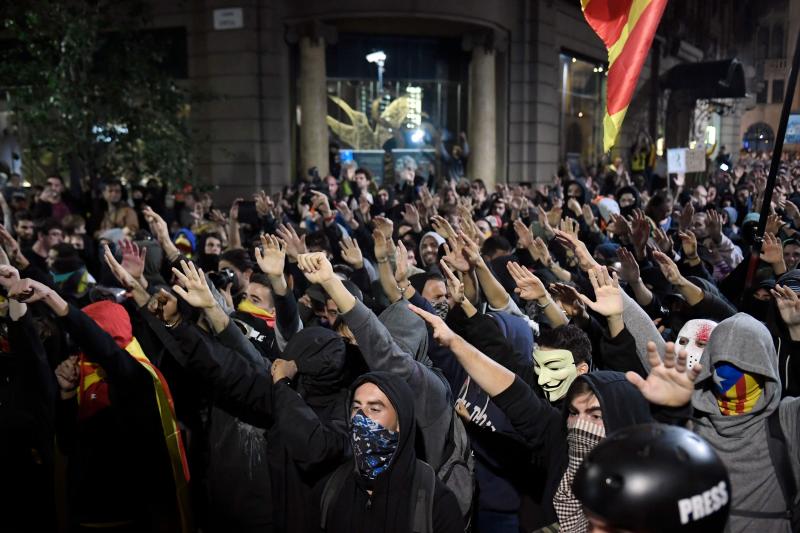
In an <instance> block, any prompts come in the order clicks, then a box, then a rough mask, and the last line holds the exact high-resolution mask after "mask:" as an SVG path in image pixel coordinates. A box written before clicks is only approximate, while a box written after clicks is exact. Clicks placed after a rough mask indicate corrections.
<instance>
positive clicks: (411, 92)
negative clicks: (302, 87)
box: [326, 33, 469, 183]
mask: <svg viewBox="0 0 800 533" xmlns="http://www.w3.org/2000/svg"><path fill="white" fill-rule="evenodd" d="M377 51H380V53H382V54H383V56H385V58H384V63H383V70H382V72H381V74H380V76H381V77H380V80H381V81H380V83H379V78H378V65H377V64H376V63H375V62H371V61H370V59H369V58H368V57H367V56H368V55H370V54H372V53H376V52H377ZM326 55H327V57H326V64H327V73H328V79H327V94H328V96H329V102H328V125H329V126H330V130H331V133H332V138H333V142H334V143H335V146H334V149H335V150H338V151H339V154H340V157H341V158H343V159H342V160H344V159H349V158H353V159H354V160H355V161H356V163H357V164H358V165H360V166H364V167H366V168H369V170H370V171H371V172H372V173H373V176H374V177H375V178H376V181H377V182H379V183H380V182H382V181H384V179H386V180H391V179H392V174H393V168H394V162H395V161H396V160H397V159H398V158H400V157H404V156H410V157H412V158H414V159H415V160H416V161H417V164H418V168H417V173H418V174H419V175H422V176H424V177H427V176H428V174H430V173H433V174H435V175H440V171H441V169H440V168H436V166H437V165H439V164H440V145H439V139H441V140H442V143H443V146H444V147H445V149H446V150H447V152H448V153H450V152H451V151H452V150H453V148H454V147H455V146H456V145H459V146H460V145H461V144H462V141H461V139H460V138H459V133H460V132H462V131H465V130H466V128H467V110H468V99H467V97H468V85H467V81H468V80H467V78H468V65H469V55H468V54H466V53H465V52H464V51H463V50H462V49H461V41H460V40H459V39H454V38H427V37H412V36H408V37H406V36H378V35H364V34H349V33H342V34H340V35H339V40H338V42H337V43H336V44H335V45H332V46H329V47H328V48H327V49H326ZM353 125H356V127H355V128H353V127H352V126H353Z"/></svg>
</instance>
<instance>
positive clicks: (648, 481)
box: [572, 424, 731, 533]
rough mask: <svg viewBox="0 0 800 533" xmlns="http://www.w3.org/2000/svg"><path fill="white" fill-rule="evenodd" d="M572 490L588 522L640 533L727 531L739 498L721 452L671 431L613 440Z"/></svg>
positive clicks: (595, 453) (653, 429) (634, 430)
mask: <svg viewBox="0 0 800 533" xmlns="http://www.w3.org/2000/svg"><path fill="white" fill-rule="evenodd" d="M572 491H573V493H574V494H575V496H576V497H577V498H578V499H579V500H580V501H581V503H582V504H583V507H584V509H585V510H586V512H587V514H588V515H590V516H591V515H594V516H597V517H598V518H600V519H602V521H603V522H605V523H606V524H607V525H608V526H611V527H614V528H619V529H623V530H627V531H635V532H636V533H658V532H662V531H664V532H666V531H681V532H694V531H697V532H703V533H713V532H716V531H722V530H723V529H724V528H725V523H726V522H727V520H728V511H729V508H730V494H731V490H730V480H729V479H728V471H727V469H726V468H725V465H724V464H722V460H721V459H720V458H719V456H718V455H717V454H716V452H715V451H714V449H713V448H711V446H710V445H709V444H708V443H707V442H706V441H704V440H703V439H702V438H700V437H698V436H697V435H695V434H694V433H692V432H691V431H687V430H685V429H683V428H679V427H675V426H666V425H663V424H642V425H638V426H629V427H626V428H624V429H622V430H620V431H616V432H614V433H612V434H611V435H610V436H609V437H608V438H606V439H604V440H603V441H602V442H600V444H598V445H597V446H596V447H595V448H594V450H592V452H591V453H590V454H589V456H588V457H587V458H586V459H585V460H584V461H583V463H582V464H581V466H580V468H579V469H578V472H577V474H576V475H575V481H574V482H573V484H572Z"/></svg>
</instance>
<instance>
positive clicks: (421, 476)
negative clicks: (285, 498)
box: [320, 459, 436, 533]
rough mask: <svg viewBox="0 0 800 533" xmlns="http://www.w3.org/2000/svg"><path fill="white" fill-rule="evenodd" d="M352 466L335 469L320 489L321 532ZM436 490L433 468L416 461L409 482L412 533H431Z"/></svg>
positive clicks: (347, 465)
mask: <svg viewBox="0 0 800 533" xmlns="http://www.w3.org/2000/svg"><path fill="white" fill-rule="evenodd" d="M352 473H353V465H352V464H351V463H349V462H348V463H345V464H343V465H341V466H340V467H339V468H337V469H336V470H335V471H334V472H333V475H332V476H331V477H329V478H328V481H326V482H325V487H324V488H323V489H322V499H321V501H320V517H321V518H320V527H321V528H322V531H327V530H326V527H327V523H328V516H329V515H330V513H331V507H332V505H333V501H334V498H336V496H338V495H339V494H340V493H341V491H342V489H343V488H344V485H345V483H346V482H347V477H348V476H350V475H352ZM435 490H436V476H435V474H434V473H433V468H431V466H430V465H429V464H428V463H426V462H424V461H420V460H419V459H417V464H416V467H415V469H414V479H413V481H412V482H411V494H416V502H415V503H414V507H413V510H412V513H413V515H412V516H413V517H414V519H413V522H412V528H411V531H413V532H414V533H433V496H434V492H435Z"/></svg>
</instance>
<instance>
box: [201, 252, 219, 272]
mask: <svg viewBox="0 0 800 533" xmlns="http://www.w3.org/2000/svg"><path fill="white" fill-rule="evenodd" d="M197 264H199V265H200V268H202V269H203V271H204V272H216V271H217V270H218V269H219V254H207V253H205V252H203V253H201V254H200V256H199V257H198V258H197Z"/></svg>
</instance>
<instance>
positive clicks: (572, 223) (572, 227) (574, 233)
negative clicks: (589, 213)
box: [558, 198, 580, 240]
mask: <svg viewBox="0 0 800 533" xmlns="http://www.w3.org/2000/svg"><path fill="white" fill-rule="evenodd" d="M573 200H575V199H574V198H573ZM575 201H576V202H577V200H575ZM558 229H560V230H561V232H562V233H567V234H569V235H570V236H571V238H573V239H574V240H578V231H579V230H580V226H578V222H577V221H576V220H575V219H572V218H562V219H561V225H560V226H559V228H558Z"/></svg>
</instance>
